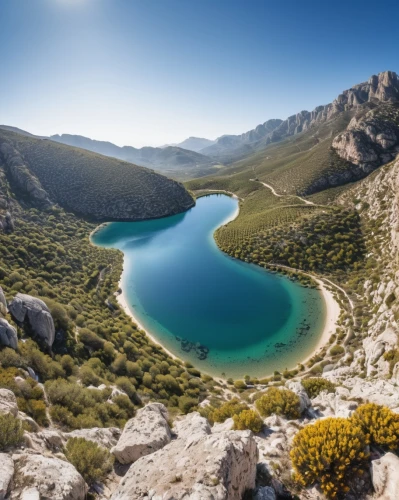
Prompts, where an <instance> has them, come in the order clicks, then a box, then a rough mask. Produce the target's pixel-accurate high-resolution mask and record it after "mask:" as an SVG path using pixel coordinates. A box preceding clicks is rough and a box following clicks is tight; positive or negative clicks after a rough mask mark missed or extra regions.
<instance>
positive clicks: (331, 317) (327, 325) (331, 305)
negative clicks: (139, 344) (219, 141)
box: [93, 196, 341, 379]
mask: <svg viewBox="0 0 399 500" xmlns="http://www.w3.org/2000/svg"><path fill="white" fill-rule="evenodd" d="M235 198H236V199H237V197H236V196H235ZM239 212H240V205H239V204H238V205H237V209H236V210H235V211H234V213H233V214H232V215H231V216H229V217H228V218H227V219H226V220H225V221H223V222H222V224H221V225H219V226H218V227H217V228H216V229H215V231H216V230H217V229H218V228H219V227H222V226H223V225H226V224H228V223H229V222H231V221H233V220H234V219H235V218H236V217H238V214H239ZM101 226H102V225H101ZM101 226H99V227H98V228H96V229H95V230H94V231H93V233H94V232H96V231H97V230H99V229H100V228H101ZM280 267H285V266H280ZM122 273H123V271H122ZM302 274H304V275H307V276H310V277H311V278H312V279H313V280H314V281H315V282H316V283H317V284H318V286H319V291H320V293H321V295H322V297H323V300H324V303H325V321H324V327H323V331H322V333H321V335H320V338H319V341H318V342H317V344H316V346H315V348H314V349H313V351H312V353H311V354H310V355H309V356H308V357H307V358H305V359H303V360H300V361H298V363H297V365H298V364H305V363H306V362H308V361H309V360H310V359H311V358H312V357H313V356H315V355H316V354H317V353H318V351H320V350H321V349H322V348H323V347H324V346H325V345H327V344H328V342H329V340H330V337H331V335H332V334H333V333H334V332H335V330H336V327H337V321H338V318H339V316H340V313H341V308H340V306H339V304H338V302H337V301H336V300H335V298H334V296H333V294H332V292H330V291H329V290H327V288H326V285H325V283H324V282H323V281H322V280H321V279H319V278H316V277H315V276H313V275H311V274H309V273H306V272H303V273H302ZM119 289H120V290H121V293H120V294H118V296H117V301H118V303H119V305H120V306H121V308H122V309H123V310H124V312H125V313H126V314H127V315H128V316H129V317H130V318H131V319H132V321H133V322H134V323H135V324H136V325H137V327H138V328H139V329H140V330H142V331H143V332H144V333H145V334H146V335H147V336H148V338H149V339H150V340H151V341H152V342H153V343H154V344H156V345H158V346H160V347H161V348H162V349H163V350H164V351H165V352H167V353H168V354H169V356H171V357H172V358H173V359H177V360H179V361H182V362H183V363H184V360H183V359H181V358H180V357H179V356H177V355H176V354H173V353H172V352H171V351H169V350H168V349H167V348H166V347H165V346H164V345H163V344H162V343H161V342H159V340H157V339H156V338H155V337H154V335H152V334H151V332H149V331H148V330H147V329H146V328H145V327H144V326H143V325H142V323H140V321H139V320H138V319H137V317H136V316H135V315H134V313H133V312H132V309H131V308H130V307H129V304H128V302H127V299H126V296H125V294H124V291H123V288H122V277H121V279H120V281H119ZM297 365H296V366H297ZM296 366H295V367H292V368H291V369H294V368H296ZM198 369H200V371H201V372H203V373H206V371H205V370H203V369H201V367H200V366H198ZM209 375H211V376H213V377H214V378H215V379H216V378H217V379H220V376H214V375H212V374H209ZM271 375H273V373H268V374H265V375H263V376H262V377H258V378H267V377H270V376H271Z"/></svg>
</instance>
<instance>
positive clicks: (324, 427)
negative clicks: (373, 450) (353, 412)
mask: <svg viewBox="0 0 399 500" xmlns="http://www.w3.org/2000/svg"><path fill="white" fill-rule="evenodd" d="M366 445H367V439H366V436H365V435H364V433H363V431H362V429H361V427H360V426H359V425H357V424H355V422H354V421H353V420H352V419H346V418H326V419H325V420H319V421H318V422H316V423H315V424H312V425H307V426H306V427H305V428H304V429H302V430H301V431H299V432H298V433H297V434H296V436H295V437H294V441H293V447H292V450H291V453H290V455H291V460H292V464H293V467H294V471H295V480H296V481H297V482H298V483H299V484H301V485H302V486H305V487H307V486H312V485H315V484H318V485H319V486H320V488H321V490H322V491H323V493H324V494H325V495H326V496H327V498H336V497H337V495H338V494H340V493H341V494H342V493H345V492H348V491H349V489H350V488H349V483H350V481H351V480H353V479H354V478H355V477H356V475H358V474H361V473H362V472H363V471H364V469H365V468H366V467H367V458H368V454H367V452H366Z"/></svg>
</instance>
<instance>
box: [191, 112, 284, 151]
mask: <svg viewBox="0 0 399 500" xmlns="http://www.w3.org/2000/svg"><path fill="white" fill-rule="evenodd" d="M282 123H283V120H279V119H271V120H268V121H266V122H265V123H262V124H260V125H258V126H257V127H256V128H254V129H252V130H249V131H248V132H245V133H244V134H241V135H222V136H221V137H219V138H218V139H216V141H215V142H214V144H212V145H209V146H207V147H205V148H203V149H201V150H200V153H201V154H204V155H208V156H216V157H219V156H221V157H223V156H230V155H239V154H242V153H245V152H247V151H248V150H250V148H251V145H253V144H255V143H257V142H259V141H260V140H262V139H263V138H265V137H268V136H269V135H270V134H271V133H272V132H273V131H274V130H275V129H276V128H277V127H279V126H280V125H281V124H282Z"/></svg>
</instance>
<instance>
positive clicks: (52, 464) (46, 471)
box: [10, 455, 87, 500]
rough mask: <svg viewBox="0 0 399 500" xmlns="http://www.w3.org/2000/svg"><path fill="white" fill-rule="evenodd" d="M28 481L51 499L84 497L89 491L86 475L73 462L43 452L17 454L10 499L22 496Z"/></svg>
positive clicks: (61, 499) (72, 499)
mask: <svg viewBox="0 0 399 500" xmlns="http://www.w3.org/2000/svg"><path fill="white" fill-rule="evenodd" d="M27 484H29V486H30V487H31V488H33V489H36V490H37V491H39V493H40V497H43V498H51V499H52V500H84V499H85V497H86V493H87V485H86V483H85V482H84V479H83V478H82V476H81V475H80V474H79V472H78V471H77V470H76V469H75V467H74V466H73V465H72V464H70V463H69V462H65V461H63V460H59V459H58V458H49V457H44V456H42V455H18V456H16V458H15V474H14V485H13V490H12V493H11V497H10V498H11V500H17V499H20V498H21V494H22V492H23V491H24V490H25V489H26V485H27ZM32 495H33V492H32ZM29 498H35V497H34V496H32V497H29Z"/></svg>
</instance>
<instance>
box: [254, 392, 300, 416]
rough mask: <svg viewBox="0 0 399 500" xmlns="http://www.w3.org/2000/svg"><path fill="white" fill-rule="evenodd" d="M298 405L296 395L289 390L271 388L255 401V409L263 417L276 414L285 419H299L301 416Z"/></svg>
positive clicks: (298, 400)
mask: <svg viewBox="0 0 399 500" xmlns="http://www.w3.org/2000/svg"><path fill="white" fill-rule="evenodd" d="M300 403H301V402H300V399H299V397H298V396H297V394H295V393H294V392H292V391H290V390H289V389H278V388H277V387H271V388H270V389H268V391H267V392H266V394H264V395H263V396H261V397H260V398H259V399H258V400H257V401H256V408H257V410H258V411H259V413H260V414H261V415H262V416H263V417H269V416H270V415H273V414H276V415H283V416H285V417H287V418H299V417H300V416H301V410H300V408H301V404H300Z"/></svg>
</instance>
